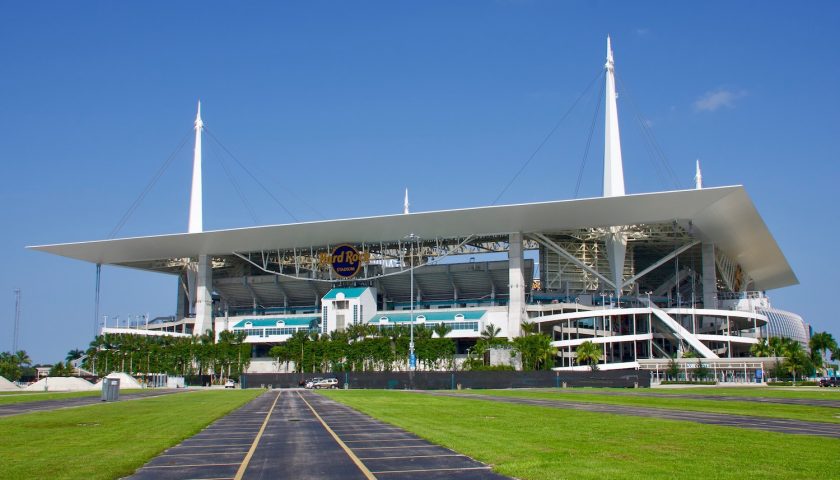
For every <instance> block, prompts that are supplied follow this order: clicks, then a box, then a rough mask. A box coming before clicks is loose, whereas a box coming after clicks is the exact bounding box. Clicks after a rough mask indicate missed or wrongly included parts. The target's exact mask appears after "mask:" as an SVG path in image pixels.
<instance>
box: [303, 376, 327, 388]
mask: <svg viewBox="0 0 840 480" xmlns="http://www.w3.org/2000/svg"><path fill="white" fill-rule="evenodd" d="M321 380H323V378H321V377H315V378H310V379H309V380H307V381H306V383H304V384H303V388H314V385H315V383H317V382H320V381H321Z"/></svg>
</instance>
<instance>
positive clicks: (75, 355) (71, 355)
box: [64, 348, 85, 362]
mask: <svg viewBox="0 0 840 480" xmlns="http://www.w3.org/2000/svg"><path fill="white" fill-rule="evenodd" d="M84 354H85V352H83V351H82V350H79V349H78V348H74V349H73V350H70V351H69V352H67V356H66V357H64V359H65V360H67V361H68V362H72V361H73V360H77V359H79V358H82V355H84Z"/></svg>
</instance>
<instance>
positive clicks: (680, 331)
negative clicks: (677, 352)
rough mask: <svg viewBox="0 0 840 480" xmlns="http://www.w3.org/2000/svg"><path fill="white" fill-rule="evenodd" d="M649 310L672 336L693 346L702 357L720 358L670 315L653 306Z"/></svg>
mask: <svg viewBox="0 0 840 480" xmlns="http://www.w3.org/2000/svg"><path fill="white" fill-rule="evenodd" d="M651 310H653V314H654V315H656V318H658V319H659V320H661V321H662V323H663V324H665V326H666V327H667V328H668V330H670V331H671V333H673V334H674V336H676V337H677V338H679V339H681V340H684V341H685V342H686V343H687V344H689V345H691V348H693V349H694V351H695V352H697V353H698V354H700V355H701V356H702V357H703V358H720V357H718V356H717V354H716V353H715V352H713V351H711V350H710V349H709V347H707V346H706V345H704V344H703V342H701V341H700V340H698V339H697V337H695V336H694V334H692V333H691V332H689V331H688V330H686V329H685V328H683V326H682V325H680V324H679V322H677V321H676V320H674V319H673V318H671V316H670V315H668V314H667V313H665V312H664V311H662V310H660V309H658V308H653V309H651Z"/></svg>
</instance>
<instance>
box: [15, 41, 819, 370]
mask: <svg viewBox="0 0 840 480" xmlns="http://www.w3.org/2000/svg"><path fill="white" fill-rule="evenodd" d="M604 77H605V82H606V83H605V86H604V88H605V92H606V94H605V98H606V102H605V103H606V108H605V139H604V175H603V196H602V197H598V198H587V199H576V200H551V201H545V202H537V203H527V204H515V205H502V206H486V207H478V208H466V209H452V210H442V211H432V212H410V211H409V208H408V193H407V192H406V198H405V208H404V211H403V213H402V214H395V215H383V216H374V217H364V218H350V219H338V220H328V221H317V222H303V223H293V224H285V225H270V226H259V227H249V228H237V229H228V230H216V231H204V230H203V227H202V225H203V222H202V215H203V210H202V171H201V165H202V148H201V147H202V146H201V138H202V130H203V123H202V120H201V113H200V106H199V113H198V115H197V116H196V121H195V153H194V164H193V179H192V194H191V202H190V217H189V228H188V232H187V233H178V234H170V235H158V236H149V237H137V238H123V239H112V240H101V241H90V242H80V243H65V244H55V245H42V246H35V247H30V248H33V249H35V250H39V251H44V252H48V253H52V254H55V255H60V256H64V257H69V258H74V259H77V260H81V261H85V262H90V263H93V264H96V265H100V266H101V265H113V266H122V267H128V268H133V269H139V270H142V271H147V272H154V273H157V274H167V275H173V276H176V277H177V278H178V279H179V282H178V289H177V292H174V293H175V295H176V298H177V310H176V312H175V314H174V315H173V316H172V317H171V318H161V319H157V320H156V321H152V322H150V323H148V324H146V325H136V326H132V328H130V329H118V328H105V329H104V330H103V331H104V332H123V333H125V332H131V333H136V334H143V335H193V334H200V333H204V332H206V331H207V330H212V331H213V332H215V334H216V335H218V334H219V333H220V332H221V331H224V330H233V331H243V332H245V333H246V335H247V337H246V338H247V340H246V341H247V342H248V343H251V344H252V345H253V349H252V352H253V357H254V361H253V362H252V364H251V369H252V370H253V371H276V368H277V366H276V365H273V364H272V362H271V361H270V359H267V358H266V357H267V352H268V350H269V349H270V348H271V346H273V345H276V344H279V343H282V342H284V341H286V340H287V339H288V338H289V337H290V336H291V335H292V334H294V333H295V332H297V331H301V330H303V331H307V332H318V333H329V332H332V331H335V330H342V329H345V328H347V327H348V326H349V325H353V324H356V325H358V324H368V325H375V326H377V327H379V328H380V329H384V328H392V327H393V326H395V325H399V324H402V325H406V324H409V325H418V324H423V325H427V326H429V325H436V324H441V323H443V324H446V325H448V326H449V327H450V328H451V329H452V331H451V333H450V334H449V336H450V337H451V338H453V339H455V340H456V342H457V353H458V354H459V355H465V354H466V353H467V352H468V351H469V349H470V348H471V347H472V346H473V345H475V343H476V341H477V340H478V339H479V338H480V335H481V332H483V331H484V330H485V329H487V328H488V327H489V328H491V329H492V328H499V329H500V334H501V335H502V336H506V337H508V338H514V337H517V336H519V335H521V334H522V325H523V323H525V322H529V323H531V324H533V325H534V326H535V327H536V328H537V329H538V331H540V332H543V333H548V334H550V335H551V337H552V340H553V341H552V346H553V347H556V348H557V352H558V354H557V359H556V366H555V369H556V370H576V369H582V368H588V367H583V366H579V365H576V364H575V358H576V349H577V347H578V346H579V345H581V344H582V343H584V342H587V341H591V342H593V343H595V344H596V345H598V346H599V347H600V348H601V349H602V350H603V356H602V359H601V362H602V363H601V365H600V368H601V369H604V370H609V369H645V370H650V371H651V372H652V373H651V374H652V375H655V376H657V377H658V376H659V372H660V371H663V370H664V365H665V364H666V363H667V362H668V361H669V360H670V359H671V358H673V357H683V356H685V355H686V354H687V352H693V353H692V355H695V356H696V357H697V358H699V359H701V361H702V362H705V363H706V364H707V365H708V366H709V368H710V369H714V371H715V376H716V377H718V375H719V377H718V378H720V379H722V380H732V381H753V380H755V379H756V378H757V377H760V376H761V373H760V372H761V371H762V370H763V369H764V364H763V363H762V362H766V361H768V360H767V359H757V358H751V354H750V347H751V346H752V345H753V344H756V343H758V342H759V341H760V339H761V338H767V337H769V336H783V337H788V338H793V339H795V340H797V341H799V342H802V343H804V344H807V342H808V339H809V327H808V326H807V324H805V323H804V321H803V320H802V318H801V317H799V316H798V315H796V314H794V313H791V312H786V311H784V310H779V309H777V308H774V307H773V306H772V305H771V303H770V300H769V298H768V296H767V295H766V291H768V290H773V289H777V288H783V287H787V286H791V285H795V284H797V283H798V281H797V278H796V275H795V274H794V272H793V270H792V268H791V266H790V265H789V264H788V262H787V260H786V259H785V256H784V254H783V253H782V251H781V249H780V248H779V246H778V245H777V243H776V241H775V240H774V238H773V236H772V234H771V232H770V231H769V229H768V228H767V226H766V224H765V223H764V221H763V220H762V218H761V216H760V214H759V213H758V211H757V209H756V207H755V206H754V204H753V203H752V201H751V199H750V197H749V195H748V194H747V191H746V189H745V188H744V187H743V186H738V185H736V186H723V187H714V188H704V187H703V185H702V177H701V173H700V168H699V164H698V165H697V168H696V176H695V180H696V181H695V187H696V188H694V189H691V190H681V191H665V192H654V193H644V194H633V195H627V194H625V188H624V174H623V163H622V156H621V142H620V133H619V128H618V110H617V104H616V103H617V102H616V92H615V79H614V63H613V56H612V50H611V48H610V46H609V41H608V47H607V62H606V65H605V75H604Z"/></svg>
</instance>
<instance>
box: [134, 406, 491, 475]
mask: <svg viewBox="0 0 840 480" xmlns="http://www.w3.org/2000/svg"><path fill="white" fill-rule="evenodd" d="M128 478H130V479H132V480H141V479H163V480H167V479H181V478H196V479H199V478H200V479H209V478H214V479H223V478H225V479H285V478H289V479H301V480H308V479H348V480H355V479H395V480H408V479H453V480H471V479H488V480H495V479H504V478H507V477H503V476H501V475H497V474H495V473H493V472H491V471H490V467H489V466H487V465H485V464H482V463H480V462H477V461H475V460H473V459H471V458H469V457H466V456H464V455H461V454H459V453H457V452H454V451H452V450H449V449H446V448H443V447H441V446H439V445H434V444H431V443H429V442H427V441H425V440H423V439H421V438H419V437H417V436H416V435H413V434H410V433H408V432H406V431H405V430H402V429H400V428H397V427H394V426H392V425H389V424H386V423H383V422H380V421H377V420H374V419H373V418H371V417H369V416H367V415H364V414H362V413H359V412H357V411H355V410H353V409H351V408H349V407H346V406H344V405H342V404H340V403H337V402H334V401H332V400H329V399H327V398H325V397H322V396H320V395H317V394H314V393H312V392H308V391H300V390H282V391H279V390H274V391H271V392H267V393H265V394H263V395H261V396H260V397H258V398H256V399H255V400H253V401H251V402H250V403H248V404H246V405H245V406H243V407H241V408H240V409H238V410H236V411H234V412H232V413H231V414H229V415H227V416H226V417H223V418H221V419H219V420H218V421H216V422H214V423H213V424H211V425H210V426H208V427H207V428H205V429H204V430H202V431H201V432H199V433H198V434H196V435H194V436H193V437H191V438H189V439H187V440H185V441H184V442H182V443H180V444H179V445H176V446H174V447H172V448H170V449H168V450H166V451H165V452H164V453H162V454H161V455H159V456H157V457H155V458H154V459H152V460H151V461H149V462H148V463H147V464H146V465H144V466H143V467H141V468H139V469H138V470H137V471H136V472H135V473H134V475H132V476H131V477H128Z"/></svg>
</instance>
